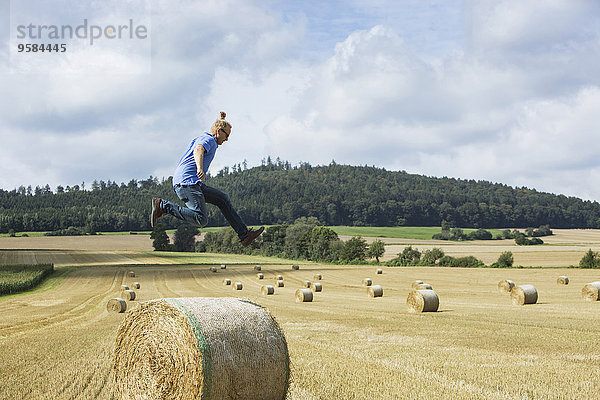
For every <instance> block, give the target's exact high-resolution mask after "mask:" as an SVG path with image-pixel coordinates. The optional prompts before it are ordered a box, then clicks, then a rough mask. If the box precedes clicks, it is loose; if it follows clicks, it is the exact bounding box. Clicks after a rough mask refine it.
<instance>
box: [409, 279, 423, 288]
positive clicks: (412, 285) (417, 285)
mask: <svg viewBox="0 0 600 400" xmlns="http://www.w3.org/2000/svg"><path fill="white" fill-rule="evenodd" d="M422 284H423V281H420V280H416V281H414V282H413V283H412V284H411V285H410V286H411V287H412V288H413V289H417V288H418V287H419V285H422Z"/></svg>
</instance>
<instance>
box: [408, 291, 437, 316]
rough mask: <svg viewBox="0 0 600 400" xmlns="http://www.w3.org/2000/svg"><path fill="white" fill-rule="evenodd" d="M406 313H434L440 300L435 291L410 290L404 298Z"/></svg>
mask: <svg viewBox="0 0 600 400" xmlns="http://www.w3.org/2000/svg"><path fill="white" fill-rule="evenodd" d="M406 305H407V306H408V312H411V313H421V312H435V311H437V310H438V307H439V306H440V299H439V298H438V295H437V293H436V292H435V291H433V290H430V289H417V290H411V292H410V293H409V294H408V297H407V298H406Z"/></svg>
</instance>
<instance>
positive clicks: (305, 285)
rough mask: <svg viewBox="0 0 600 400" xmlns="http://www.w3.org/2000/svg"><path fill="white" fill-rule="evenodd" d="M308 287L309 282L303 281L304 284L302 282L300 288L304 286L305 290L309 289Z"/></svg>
mask: <svg viewBox="0 0 600 400" xmlns="http://www.w3.org/2000/svg"><path fill="white" fill-rule="evenodd" d="M310 285H311V282H310V281H304V282H302V286H304V287H305V288H309V287H310Z"/></svg>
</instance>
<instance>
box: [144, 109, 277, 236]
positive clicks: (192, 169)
mask: <svg viewBox="0 0 600 400" xmlns="http://www.w3.org/2000/svg"><path fill="white" fill-rule="evenodd" d="M225 117H226V114H225V112H223V111H221V118H220V119H218V120H216V121H215V123H214V124H213V125H212V127H211V128H210V133H209V132H204V133H202V134H201V135H200V136H198V137H197V138H195V139H194V140H192V142H191V143H190V145H189V146H188V148H187V150H186V151H185V153H184V154H183V156H182V157H181V160H179V163H178V164H177V168H175V172H174V173H173V190H174V191H175V193H176V194H177V196H178V197H179V199H181V201H183V202H184V203H185V205H186V206H187V208H186V207H182V206H179V205H177V204H174V203H171V202H170V201H167V200H162V199H158V198H153V199H152V212H151V214H150V223H151V224H152V227H153V228H154V227H155V226H156V221H157V220H158V218H160V217H161V216H162V215H163V213H167V214H171V215H172V216H174V217H175V218H178V219H181V220H184V221H187V222H190V223H192V224H194V225H196V226H199V227H201V228H202V227H204V226H206V224H207V223H208V217H207V211H206V203H210V204H214V205H216V206H217V207H219V209H220V210H221V212H222V213H223V216H225V218H226V219H227V221H228V222H229V224H230V225H231V227H232V228H233V230H234V231H235V232H236V233H237V235H238V237H239V238H240V242H241V244H242V245H243V246H248V245H249V244H250V243H252V242H253V241H254V239H256V238H257V237H258V236H260V234H261V233H262V232H263V231H264V230H265V228H264V226H261V227H260V228H259V229H258V230H256V231H255V230H252V228H250V229H248V227H247V226H246V224H245V223H244V221H243V220H242V218H241V217H240V216H239V214H238V213H237V211H235V209H234V208H233V205H232V204H231V200H229V196H227V195H226V194H225V193H224V192H222V191H220V190H219V189H215V188H212V187H210V186H208V185H205V184H204V182H202V181H203V180H204V177H205V174H206V172H207V171H208V167H209V166H210V163H211V162H212V160H213V158H214V157H215V153H216V151H217V147H219V146H221V145H222V144H223V143H225V142H226V141H227V140H229V135H230V134H231V124H230V123H229V122H227V121H226V120H225Z"/></svg>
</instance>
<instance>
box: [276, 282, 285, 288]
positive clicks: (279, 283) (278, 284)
mask: <svg viewBox="0 0 600 400" xmlns="http://www.w3.org/2000/svg"><path fill="white" fill-rule="evenodd" d="M284 286H285V285H284V283H283V281H277V287H284Z"/></svg>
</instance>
